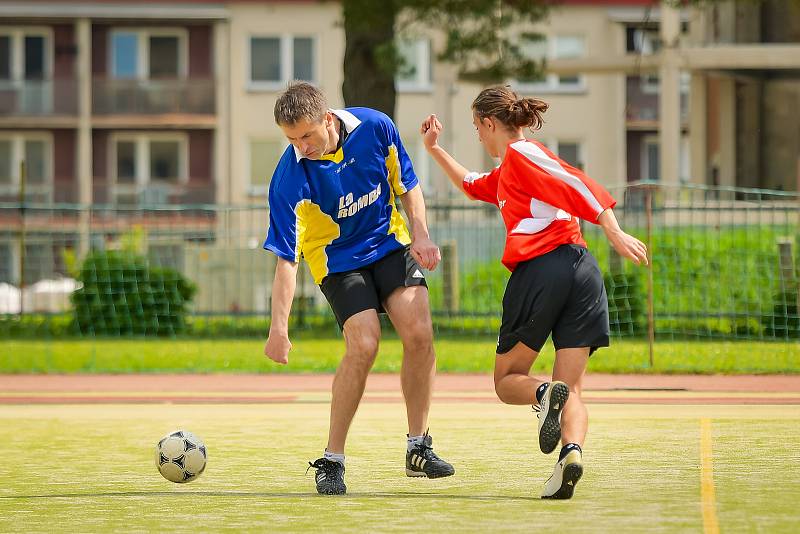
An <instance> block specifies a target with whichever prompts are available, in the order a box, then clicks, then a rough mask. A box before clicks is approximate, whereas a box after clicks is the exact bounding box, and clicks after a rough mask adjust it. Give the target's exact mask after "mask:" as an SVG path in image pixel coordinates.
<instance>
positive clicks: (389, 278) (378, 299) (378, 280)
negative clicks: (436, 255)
mask: <svg viewBox="0 0 800 534" xmlns="http://www.w3.org/2000/svg"><path fill="white" fill-rule="evenodd" d="M411 286H425V287H428V284H427V283H426V282H425V275H424V274H423V273H422V269H421V268H420V266H419V264H418V263H417V262H416V260H415V259H414V258H413V257H412V256H411V250H410V247H408V246H406V247H405V248H400V249H397V250H396V251H394V252H391V253H389V254H388V255H386V256H384V257H383V258H381V259H379V260H378V261H376V262H374V263H370V264H369V265H366V266H364V267H360V268H358V269H354V270H352V271H346V272H343V273H334V274H329V275H328V276H326V277H325V278H324V279H323V280H322V284H321V285H320V288H321V289H322V293H323V294H324V295H325V298H326V299H328V303H329V304H330V305H331V309H332V310H333V314H334V315H335V316H336V321H337V322H338V323H339V326H340V327H341V328H344V323H345V321H347V319H349V318H350V317H352V316H353V315H355V314H357V313H359V312H362V311H364V310H372V309H374V310H376V311H377V312H378V313H385V310H384V309H383V302H384V301H385V300H386V299H387V298H388V297H389V295H391V293H392V291H394V290H395V289H397V288H398V287H411Z"/></svg>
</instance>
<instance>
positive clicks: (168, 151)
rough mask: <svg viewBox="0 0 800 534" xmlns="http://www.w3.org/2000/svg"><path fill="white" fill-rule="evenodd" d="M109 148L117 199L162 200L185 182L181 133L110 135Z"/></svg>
mask: <svg viewBox="0 0 800 534" xmlns="http://www.w3.org/2000/svg"><path fill="white" fill-rule="evenodd" d="M111 151H112V154H111V158H110V161H111V169H112V177H113V180H114V186H115V195H116V199H117V202H118V203H122V204H138V203H150V204H164V203H167V202H168V200H169V195H170V193H171V192H173V191H174V190H175V188H176V187H178V186H180V185H182V184H185V183H186V182H188V179H189V178H188V175H187V168H188V164H187V162H188V140H187V138H186V135H185V134H168V133H131V134H127V133H122V134H118V135H115V136H114V138H113V142H112V143H111Z"/></svg>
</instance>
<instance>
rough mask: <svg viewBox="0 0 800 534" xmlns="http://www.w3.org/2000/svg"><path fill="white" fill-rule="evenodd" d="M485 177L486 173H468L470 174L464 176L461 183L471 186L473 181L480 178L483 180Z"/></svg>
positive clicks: (487, 174)
mask: <svg viewBox="0 0 800 534" xmlns="http://www.w3.org/2000/svg"><path fill="white" fill-rule="evenodd" d="M486 176H489V173H488V172H483V173H481V172H470V173H468V174H467V175H465V176H464V179H463V180H462V181H463V182H467V183H468V184H471V183H472V182H474V181H475V180H480V179H481V178H485V177H486Z"/></svg>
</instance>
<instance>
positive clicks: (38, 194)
mask: <svg viewBox="0 0 800 534" xmlns="http://www.w3.org/2000/svg"><path fill="white" fill-rule="evenodd" d="M23 162H24V163H25V192H26V196H27V197H29V200H32V201H34V202H48V201H49V200H50V198H51V196H52V184H53V139H52V137H51V135H50V134H48V133H24V134H23V133H18V134H17V133H15V134H0V192H3V193H5V194H13V193H18V192H19V187H20V184H21V182H22V163H23Z"/></svg>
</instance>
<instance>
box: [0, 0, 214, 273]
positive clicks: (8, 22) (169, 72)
mask: <svg viewBox="0 0 800 534" xmlns="http://www.w3.org/2000/svg"><path fill="white" fill-rule="evenodd" d="M225 20H226V11H225V9H224V7H221V6H219V5H216V4H212V3H207V2H202V1H196V2H182V3H181V2H177V3H172V4H168V5H166V4H162V3H150V2H144V3H138V4H135V3H125V4H123V3H117V2H80V3H73V2H0V202H16V201H18V200H20V199H24V200H25V201H26V202H28V203H29V206H30V208H29V209H27V210H26V213H25V220H24V225H25V228H24V230H25V233H24V236H25V242H24V247H25V249H24V256H25V258H26V261H24V266H23V267H21V266H20V264H21V263H22V262H20V261H19V260H20V256H21V255H22V253H23V250H22V248H21V247H22V244H21V241H20V238H21V236H22V235H23V234H22V224H23V221H22V219H21V216H20V214H19V213H17V212H15V211H3V213H2V218H3V226H4V231H3V232H2V233H0V259H1V260H2V261H0V281H16V282H18V283H19V282H22V283H26V281H27V283H30V282H33V281H36V280H39V279H41V278H45V277H48V276H52V275H53V274H64V273H65V265H64V257H65V254H64V251H65V250H72V251H75V252H76V253H81V252H85V251H86V250H87V249H88V248H89V246H90V244H91V243H90V241H92V240H94V241H112V240H114V239H116V238H118V236H119V235H120V234H121V233H123V232H125V231H126V230H127V229H128V228H130V226H131V225H133V224H137V225H141V226H145V227H147V226H153V227H156V226H158V225H162V226H163V223H164V221H163V219H164V218H167V217H173V218H174V217H179V218H181V221H182V224H181V227H182V228H184V229H185V231H186V233H187V237H188V236H189V235H191V236H192V237H194V238H197V239H203V238H204V237H208V236H213V228H214V222H213V220H212V219H213V218H208V217H195V218H194V220H187V219H188V217H190V216H188V215H187V216H184V215H181V214H177V215H176V214H171V215H168V216H166V217H153V216H149V217H143V216H142V215H141V213H139V212H138V211H137V210H138V208H140V207H141V206H145V205H164V204H209V203H215V202H217V201H218V200H219V199H220V198H221V195H224V186H223V184H224V181H222V180H220V177H221V176H222V172H221V171H220V168H219V164H220V162H219V161H218V159H217V157H216V153H217V152H218V145H219V144H220V143H221V141H222V140H223V139H227V137H228V135H227V133H226V131H225V130H224V129H225V128H226V121H225V117H224V116H223V115H221V114H220V112H219V111H218V110H219V109H226V108H225V107H224V106H220V105H219V102H218V100H219V99H220V98H223V97H224V96H225V95H226V94H227V92H226V91H227V88H226V87H222V86H221V85H220V84H222V83H224V79H222V78H220V77H219V76H217V75H216V72H217V70H218V66H219V64H220V57H219V56H218V54H224V55H225V56H227V54H228V50H227V49H226V48H221V47H220V46H219V43H220V42H226V41H225V36H226V33H225V25H226V22H225ZM23 162H24V165H23V164H22V163H23ZM76 204H80V205H83V206H88V205H95V206H96V207H97V208H96V209H95V210H94V211H93V212H92V213H91V214H90V213H89V212H88V211H83V212H79V211H77V210H68V209H64V210H60V211H59V210H54V209H52V208H53V207H56V206H61V205H63V206H66V205H76ZM102 206H107V207H109V208H115V209H117V210H118V211H113V212H112V211H110V210H106V211H104V210H103V209H102V208H101V207H102ZM37 207H38V208H40V209H37ZM159 219H161V220H159ZM90 229H91V230H90ZM156 233H157V231H156ZM178 239H180V236H178ZM94 244H97V243H94ZM155 246H156V247H157V246H158V245H157V244H156V245H155ZM167 250H168V249H167Z"/></svg>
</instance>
